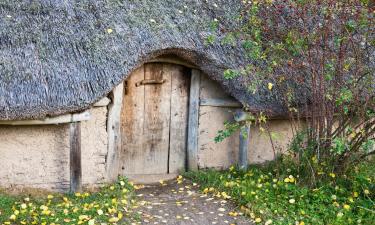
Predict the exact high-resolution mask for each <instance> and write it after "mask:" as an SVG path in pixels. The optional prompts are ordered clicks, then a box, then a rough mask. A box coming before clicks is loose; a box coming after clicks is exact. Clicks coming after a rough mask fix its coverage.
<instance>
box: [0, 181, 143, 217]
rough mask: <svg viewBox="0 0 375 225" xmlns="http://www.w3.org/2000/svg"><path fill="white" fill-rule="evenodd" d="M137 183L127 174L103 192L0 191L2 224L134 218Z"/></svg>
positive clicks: (102, 189)
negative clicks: (19, 193) (17, 193)
mask: <svg viewBox="0 0 375 225" xmlns="http://www.w3.org/2000/svg"><path fill="white" fill-rule="evenodd" d="M133 191H134V187H133V185H132V184H130V183H129V182H127V180H126V179H124V178H119V180H118V182H116V183H115V184H112V185H105V186H104V187H103V188H101V190H100V191H99V192H94V193H89V192H84V193H74V194H53V195H52V194H50V195H48V196H47V195H45V196H42V197H38V196H17V197H12V196H9V195H7V194H5V193H0V223H1V224H100V223H110V224H111V223H114V222H117V221H123V220H124V219H126V220H134V219H136V216H135V214H133V213H132V211H131V209H132V206H133V197H134V193H133Z"/></svg>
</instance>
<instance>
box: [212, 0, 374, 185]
mask: <svg viewBox="0 0 375 225" xmlns="http://www.w3.org/2000/svg"><path fill="white" fill-rule="evenodd" d="M367 4H368V2H367V1H363V0H348V1H335V0H309V1H306V0H282V1H281V0H270V1H244V2H243V10H242V12H241V14H240V15H239V16H238V18H237V19H238V21H239V24H240V28H239V29H235V30H233V29H232V30H231V28H227V29H221V30H227V31H228V35H229V36H230V37H231V40H232V39H233V37H235V38H236V41H237V43H239V44H240V45H241V46H242V48H243V49H244V50H245V52H246V55H247V57H248V58H249V60H250V61H251V63H249V65H246V66H245V67H244V68H232V69H230V70H228V71H226V72H225V73H224V76H225V77H226V78H227V79H233V78H236V77H237V78H240V79H241V80H243V81H244V82H246V84H247V86H248V88H249V90H250V91H251V92H252V94H254V95H255V94H259V93H262V94H264V93H267V92H268V94H269V95H271V96H273V97H274V98H276V99H277V100H278V101H279V102H281V103H282V105H283V106H284V108H285V112H286V113H287V114H288V117H289V119H290V120H291V121H292V124H293V126H295V128H296V129H294V130H300V127H299V124H300V123H299V121H300V120H301V118H302V117H303V118H304V119H306V121H307V128H306V129H305V130H303V131H302V132H301V133H299V134H297V133H296V134H295V135H296V136H295V140H294V142H293V143H292V146H291V149H292V150H293V151H294V153H295V154H296V155H297V156H298V157H297V159H299V160H304V161H305V162H306V164H307V165H308V167H310V169H309V171H310V175H309V176H310V177H311V178H312V180H311V181H312V182H311V183H312V184H313V185H314V184H315V182H316V179H317V177H318V176H317V175H318V174H317V173H319V171H317V170H316V169H315V168H314V165H312V164H314V163H317V164H323V165H325V166H327V167H329V170H331V172H334V173H336V174H345V173H347V170H348V169H349V168H351V167H352V166H353V165H355V164H356V163H358V162H359V161H361V160H363V159H365V158H367V157H368V156H369V155H373V154H375V149H374V135H375V118H374V115H375V111H374V108H375V101H374V100H375V95H374V94H375V90H374V83H375V78H374V77H375V76H374V73H375V69H374V65H375V63H374V62H375V48H374V47H375V39H374V38H375V23H374V15H373V13H374V11H373V10H374V9H371V7H369V6H368V5H367ZM232 43H233V41H232ZM258 115H262V116H264V115H263V114H258ZM255 118H256V116H255ZM259 121H260V120H258V119H252V120H251V121H248V122H252V123H257V124H259ZM260 124H262V123H260ZM230 127H231V128H233V127H234V126H230ZM265 127H266V128H267V126H265ZM221 133H224V134H226V133H225V132H221ZM219 140H220V139H219ZM310 164H311V165H310Z"/></svg>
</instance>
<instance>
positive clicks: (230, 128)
mask: <svg viewBox="0 0 375 225" xmlns="http://www.w3.org/2000/svg"><path fill="white" fill-rule="evenodd" d="M239 128H240V124H239V123H231V122H225V124H224V130H219V131H218V134H217V135H216V137H215V142H216V143H218V142H222V141H223V140H224V139H225V138H227V137H230V136H231V135H232V134H233V133H234V132H236V131H237V130H238V129H239Z"/></svg>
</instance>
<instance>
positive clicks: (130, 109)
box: [120, 66, 147, 175]
mask: <svg viewBox="0 0 375 225" xmlns="http://www.w3.org/2000/svg"><path fill="white" fill-rule="evenodd" d="M144 78H145V76H144V66H142V67H140V68H138V69H137V70H135V71H134V72H133V73H132V74H131V75H130V76H129V78H128V79H127V81H125V82H126V83H125V84H126V85H124V86H125V89H126V90H125V91H124V98H123V103H122V104H123V110H122V113H121V133H122V148H121V165H122V166H121V168H120V169H122V174H123V175H128V174H137V173H142V172H143V169H144V167H145V164H144V161H143V159H144V158H145V157H147V155H145V152H144V136H143V135H144V134H143V126H144V115H145V112H144V99H145V86H143V85H141V86H139V87H136V86H135V84H136V83H137V82H139V81H142V80H144Z"/></svg>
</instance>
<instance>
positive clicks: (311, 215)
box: [185, 158, 375, 225]
mask: <svg viewBox="0 0 375 225" xmlns="http://www.w3.org/2000/svg"><path fill="white" fill-rule="evenodd" d="M279 160H280V161H278V162H273V163H269V164H268V165H265V166H252V167H251V168H249V169H248V170H247V171H243V170H238V169H236V168H234V167H231V168H230V169H229V170H228V171H223V172H218V171H212V170H208V171H199V172H188V173H187V174H186V175H185V176H187V177H189V178H191V179H192V180H193V181H194V182H197V183H199V184H200V185H201V188H202V190H203V192H205V193H209V194H213V195H216V196H223V193H225V194H224V196H226V198H230V199H232V200H234V201H235V202H236V203H237V204H238V205H239V206H240V207H241V209H242V211H243V212H244V213H245V214H247V215H248V216H250V217H251V218H253V219H254V220H255V219H256V218H258V221H259V218H260V219H261V222H260V223H261V224H265V223H267V221H268V224H270V222H271V221H272V224H334V225H336V224H337V225H342V224H369V225H370V224H373V222H374V221H375V203H374V201H375V168H374V166H373V163H374V161H373V160H372V161H368V162H362V163H361V164H359V165H357V166H356V167H354V168H353V170H352V171H351V173H350V175H349V176H338V175H336V174H334V173H330V174H321V175H319V176H326V177H327V181H326V182H324V183H321V184H319V186H317V187H315V188H310V187H306V186H304V185H303V182H301V176H303V175H301V174H300V173H299V166H300V165H298V164H297V163H295V161H294V159H291V158H280V159H279ZM228 196H229V197H228Z"/></svg>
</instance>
